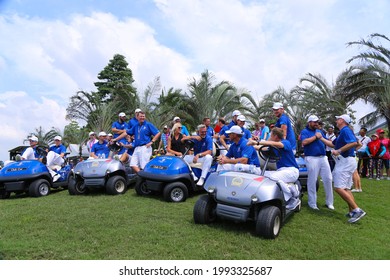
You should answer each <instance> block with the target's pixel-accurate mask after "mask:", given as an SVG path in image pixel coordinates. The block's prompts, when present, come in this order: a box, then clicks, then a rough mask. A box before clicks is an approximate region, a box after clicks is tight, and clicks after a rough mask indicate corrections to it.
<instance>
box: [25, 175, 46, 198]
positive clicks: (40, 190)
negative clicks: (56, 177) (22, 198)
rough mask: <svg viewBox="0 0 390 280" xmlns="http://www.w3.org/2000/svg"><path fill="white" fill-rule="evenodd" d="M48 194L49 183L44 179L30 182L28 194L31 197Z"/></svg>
mask: <svg viewBox="0 0 390 280" xmlns="http://www.w3.org/2000/svg"><path fill="white" fill-rule="evenodd" d="M49 193H50V183H49V182H48V181H47V180H45V179H39V180H35V181H33V182H31V184H30V186H29V188H28V194H29V195H30V196H32V197H39V196H46V195H48V194H49Z"/></svg>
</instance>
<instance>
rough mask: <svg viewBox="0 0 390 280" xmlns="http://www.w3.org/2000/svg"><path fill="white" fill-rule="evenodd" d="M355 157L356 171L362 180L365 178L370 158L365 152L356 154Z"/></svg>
mask: <svg viewBox="0 0 390 280" xmlns="http://www.w3.org/2000/svg"><path fill="white" fill-rule="evenodd" d="M357 156H358V158H359V161H358V167H357V170H358V172H359V174H360V176H361V177H362V178H365V177H367V171H368V164H369V162H370V158H369V157H368V155H367V153H366V152H357Z"/></svg>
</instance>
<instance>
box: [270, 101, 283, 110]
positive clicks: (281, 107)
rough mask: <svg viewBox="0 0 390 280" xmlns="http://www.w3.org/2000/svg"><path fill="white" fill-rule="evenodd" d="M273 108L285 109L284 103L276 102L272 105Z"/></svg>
mask: <svg viewBox="0 0 390 280" xmlns="http://www.w3.org/2000/svg"><path fill="white" fill-rule="evenodd" d="M272 109H274V110H278V109H283V104H282V103H280V102H275V103H274V105H273V106H272Z"/></svg>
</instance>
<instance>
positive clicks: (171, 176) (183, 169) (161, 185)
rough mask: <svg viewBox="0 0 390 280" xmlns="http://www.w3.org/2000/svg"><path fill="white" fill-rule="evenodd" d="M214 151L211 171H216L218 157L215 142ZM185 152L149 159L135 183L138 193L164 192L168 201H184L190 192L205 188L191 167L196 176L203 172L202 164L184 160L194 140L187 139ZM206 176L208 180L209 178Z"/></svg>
mask: <svg viewBox="0 0 390 280" xmlns="http://www.w3.org/2000/svg"><path fill="white" fill-rule="evenodd" d="M213 145H214V146H213V147H214V151H213V158H214V159H213V163H212V164H211V168H210V171H209V174H208V175H207V177H208V176H209V175H210V173H213V172H215V171H216V168H217V162H216V157H217V156H218V155H219V150H218V148H217V147H216V145H215V144H213ZM185 146H186V149H185V153H184V154H183V156H182V157H176V156H165V155H164V156H157V157H155V158H154V159H152V160H151V161H149V162H148V163H147V164H146V166H145V168H144V170H141V171H140V172H138V176H139V177H138V180H137V183H136V185H135V191H136V193H137V194H138V195H150V194H152V193H162V194H163V197H164V199H165V200H166V201H168V202H184V201H185V200H186V199H187V197H188V195H189V193H190V192H196V191H200V190H203V187H202V186H197V185H196V181H194V179H193V176H192V175H191V169H192V171H193V172H194V174H195V176H196V177H198V178H199V177H200V175H201V173H202V164H201V163H197V164H190V166H191V169H190V167H189V166H188V163H187V162H185V161H184V156H185V155H186V154H187V153H188V152H189V151H190V150H191V149H192V148H193V146H194V142H193V141H191V140H187V141H185ZM207 177H206V180H207Z"/></svg>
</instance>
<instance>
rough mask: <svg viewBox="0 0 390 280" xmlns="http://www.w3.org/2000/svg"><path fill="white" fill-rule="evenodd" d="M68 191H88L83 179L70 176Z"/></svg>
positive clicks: (72, 192) (74, 192) (78, 192)
mask: <svg viewBox="0 0 390 280" xmlns="http://www.w3.org/2000/svg"><path fill="white" fill-rule="evenodd" d="M68 192H69V194H70V195H80V194H86V193H88V189H87V188H86V187H85V185H84V182H83V181H81V180H76V179H75V178H74V177H71V178H69V183H68Z"/></svg>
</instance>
